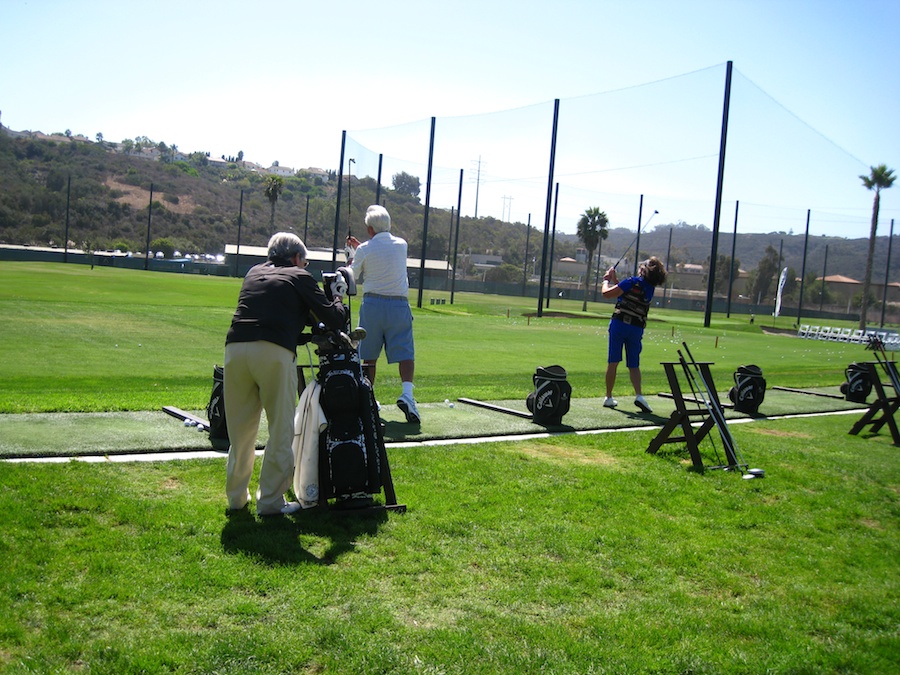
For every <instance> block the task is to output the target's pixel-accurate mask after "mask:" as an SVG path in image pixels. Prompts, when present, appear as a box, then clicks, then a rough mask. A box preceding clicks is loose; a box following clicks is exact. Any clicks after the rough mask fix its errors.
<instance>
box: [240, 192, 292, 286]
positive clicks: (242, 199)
mask: <svg viewBox="0 0 900 675" xmlns="http://www.w3.org/2000/svg"><path fill="white" fill-rule="evenodd" d="M243 222H244V191H243V190H241V201H240V206H239V207H238V236H237V248H236V249H235V251H234V276H238V275H239V274H240V269H241V267H240V265H241V226H242V225H243ZM303 241H304V242H305V241H306V240H305V239H304V240H303Z"/></svg>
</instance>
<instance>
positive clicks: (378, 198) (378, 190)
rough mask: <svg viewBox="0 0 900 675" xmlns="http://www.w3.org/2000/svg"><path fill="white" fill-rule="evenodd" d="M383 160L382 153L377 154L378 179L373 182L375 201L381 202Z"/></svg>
mask: <svg viewBox="0 0 900 675" xmlns="http://www.w3.org/2000/svg"><path fill="white" fill-rule="evenodd" d="M382 162H384V154H383V153H380V154H379V155H378V181H377V182H376V183H375V203H376V204H381V165H382Z"/></svg>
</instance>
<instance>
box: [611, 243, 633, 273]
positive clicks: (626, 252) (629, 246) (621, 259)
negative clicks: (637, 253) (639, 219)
mask: <svg viewBox="0 0 900 675" xmlns="http://www.w3.org/2000/svg"><path fill="white" fill-rule="evenodd" d="M637 238H638V235H634V239H632V240H631V243H630V244H628V248H626V249H625V253H623V254H622V257H621V258H619V260H618V261H617V262H616V264H615V265H613V269H616V268H617V267H618V266H619V263H620V262H622V261H623V260H625V256H626V255H628V252H629V251H630V250H631V247H632V246H634V242H636V241H637Z"/></svg>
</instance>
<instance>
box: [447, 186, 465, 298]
mask: <svg viewBox="0 0 900 675" xmlns="http://www.w3.org/2000/svg"><path fill="white" fill-rule="evenodd" d="M462 187H463V170H462V169H460V170H459V196H458V197H457V198H456V235H455V236H454V237H453V276H452V277H450V304H451V305H452V304H453V296H454V294H455V293H456V260H457V254H458V253H459V215H460V214H459V212H460V211H461V210H462Z"/></svg>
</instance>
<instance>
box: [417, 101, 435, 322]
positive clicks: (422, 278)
mask: <svg viewBox="0 0 900 675" xmlns="http://www.w3.org/2000/svg"><path fill="white" fill-rule="evenodd" d="M436 119H437V118H435V117H432V118H431V140H430V141H429V143H428V180H427V181H426V183H425V222H424V223H423V224H422V259H421V260H420V261H419V300H418V302H417V303H416V307H418V308H419V309H421V308H422V294H423V293H424V291H425V250H426V248H427V247H428V213H429V212H430V211H431V169H432V167H433V166H434V124H435V120H436Z"/></svg>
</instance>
